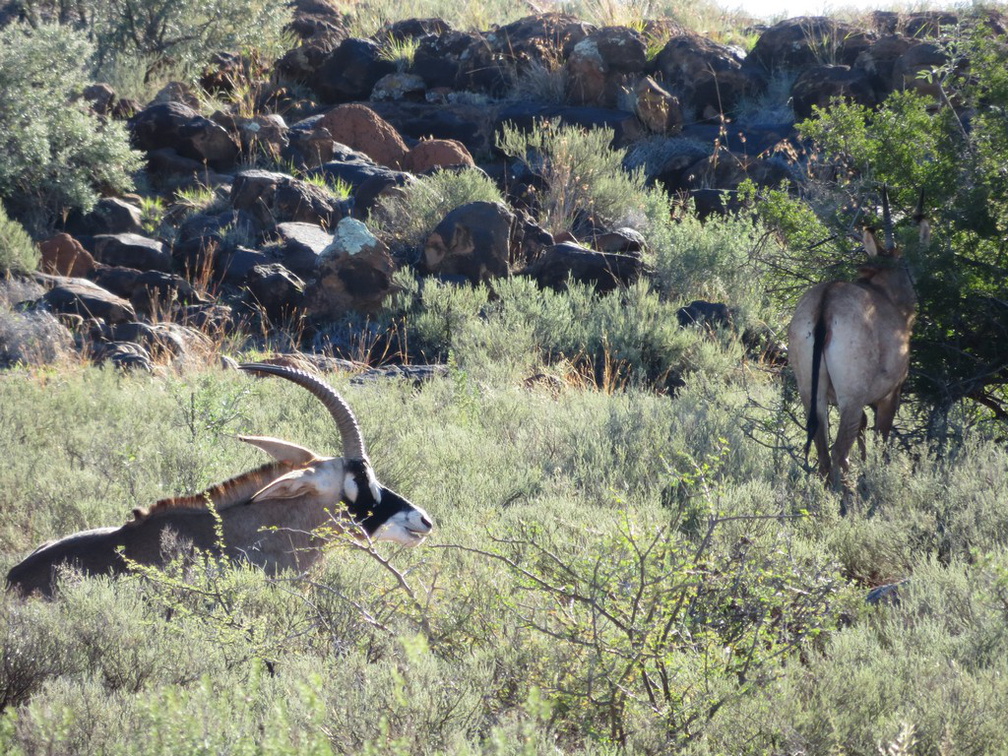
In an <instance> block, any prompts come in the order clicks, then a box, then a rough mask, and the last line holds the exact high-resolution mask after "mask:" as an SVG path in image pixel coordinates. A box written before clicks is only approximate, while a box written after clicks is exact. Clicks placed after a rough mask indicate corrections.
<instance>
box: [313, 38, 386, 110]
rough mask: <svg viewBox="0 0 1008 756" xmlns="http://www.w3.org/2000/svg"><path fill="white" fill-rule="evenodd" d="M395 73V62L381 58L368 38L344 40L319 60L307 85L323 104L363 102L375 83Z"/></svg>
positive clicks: (379, 49) (377, 48)
mask: <svg viewBox="0 0 1008 756" xmlns="http://www.w3.org/2000/svg"><path fill="white" fill-rule="evenodd" d="M394 71H395V63H393V62H392V61H390V60H387V59H386V58H383V57H382V54H381V48H380V47H379V46H378V45H377V44H376V43H375V42H372V41H371V40H369V39H356V38H350V39H345V40H343V41H342V42H340V44H339V45H338V46H337V47H336V48H335V49H334V50H333V51H332V52H331V53H329V54H328V55H327V56H326V57H325V59H324V60H323V61H322V64H321V65H320V66H319V67H318V70H316V71H315V72H314V73H313V75H311V77H310V78H309V79H308V85H309V86H310V87H311V88H312V89H314V90H315V91H316V92H317V93H318V95H319V97H321V98H322V99H323V100H324V101H325V102H349V101H351V100H366V99H367V98H368V95H370V94H371V90H373V89H374V87H375V84H377V83H378V80H379V79H381V78H382V77H383V76H385V75H386V74H390V73H393V72H394Z"/></svg>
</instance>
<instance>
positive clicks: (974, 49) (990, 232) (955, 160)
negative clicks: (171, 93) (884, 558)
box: [798, 28, 1008, 437]
mask: <svg viewBox="0 0 1008 756" xmlns="http://www.w3.org/2000/svg"><path fill="white" fill-rule="evenodd" d="M948 60H949V62H948V64H947V65H945V66H944V67H942V68H939V69H936V70H934V71H932V72H930V74H929V78H930V79H931V84H932V85H933V87H934V88H936V90H937V91H938V92H939V95H938V97H937V102H936V99H935V98H934V97H931V96H927V95H924V94H920V93H918V92H916V91H913V90H907V91H903V92H896V93H894V94H893V95H891V96H890V97H889V98H888V99H887V100H886V101H885V102H884V103H883V104H882V106H881V107H879V108H878V109H877V110H870V109H868V108H865V107H862V106H860V105H856V104H851V103H843V102H839V101H837V102H834V103H833V104H832V105H831V106H830V107H829V108H826V109H822V110H817V111H816V112H815V113H814V115H813V117H812V118H811V119H809V120H808V121H805V122H804V123H801V124H799V125H798V129H799V132H800V133H801V135H802V136H804V137H806V138H809V139H811V140H813V141H814V142H815V144H816V145H818V148H819V150H820V151H821V152H820V154H821V157H822V159H823V160H824V161H831V162H834V163H836V164H837V167H838V170H836V172H835V173H834V175H835V176H838V178H836V179H835V180H833V181H832V183H831V185H830V187H829V189H830V190H831V191H832V193H833V197H834V199H835V201H834V205H833V207H834V209H835V215H834V217H833V218H832V221H833V222H834V223H837V224H839V225H841V226H847V227H849V226H850V225H852V220H853V215H854V212H855V211H856V210H857V208H856V202H851V199H852V198H857V197H863V196H864V195H865V194H866V193H867V192H869V191H873V188H874V187H876V186H878V185H881V184H888V185H889V186H890V187H891V190H890V193H891V195H892V196H893V198H894V205H896V206H902V207H903V208H910V207H913V206H914V204H915V202H916V195H917V193H918V192H920V191H923V192H924V197H925V203H926V210H927V212H928V214H929V216H930V217H931V219H932V223H933V226H934V231H935V238H934V241H933V242H932V244H931V246H930V248H929V249H928V250H915V249H914V248H913V245H912V244H908V245H907V246H908V247H909V249H908V256H909V260H910V264H911V267H912V269H913V272H914V275H915V278H916V286H917V291H918V297H919V306H918V312H919V316H918V322H917V325H916V327H915V333H914V342H913V367H912V370H911V380H910V386H911V387H912V389H913V390H914V391H915V392H916V394H917V395H918V396H919V397H920V398H922V399H923V400H925V402H926V403H927V405H928V406H929V408H930V410H929V414H928V418H927V421H928V431H929V435H931V436H932V437H936V436H941V435H942V433H943V429H944V427H945V422H946V420H947V417H948V413H949V411H950V410H951V409H952V407H954V406H956V405H957V404H959V403H960V402H961V401H962V400H964V399H970V400H972V401H973V402H975V403H977V404H979V405H981V406H982V407H985V408H986V410H987V411H989V412H988V413H987V416H988V417H989V416H990V415H989V413H993V415H994V417H995V418H997V419H998V420H999V421H1002V422H1008V391H1006V386H1008V351H1006V350H1005V348H1004V344H1005V339H1006V337H1008V284H1006V276H1008V177H1006V174H1005V171H1004V160H1005V155H1006V154H1008V73H1006V70H1008V48H1006V47H1005V46H1004V45H1003V42H1002V41H998V40H996V39H992V37H991V35H990V32H989V30H986V29H983V28H980V29H977V30H975V31H973V32H964V33H963V35H962V36H961V37H960V38H958V39H955V40H953V41H952V42H951V43H950V44H949V46H948ZM869 187H872V188H871V189H870V188H869ZM973 406H974V407H976V405H973Z"/></svg>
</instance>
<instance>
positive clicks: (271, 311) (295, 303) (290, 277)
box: [245, 263, 305, 323]
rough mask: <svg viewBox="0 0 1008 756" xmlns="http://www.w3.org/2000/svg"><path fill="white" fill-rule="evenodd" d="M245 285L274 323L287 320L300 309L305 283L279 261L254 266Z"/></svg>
mask: <svg viewBox="0 0 1008 756" xmlns="http://www.w3.org/2000/svg"><path fill="white" fill-rule="evenodd" d="M245 286H246V288H247V289H248V292H249V294H251V295H252V298H253V299H254V300H255V301H256V303H257V304H258V305H259V306H260V307H261V308H262V310H263V312H264V313H266V317H268V318H269V319H270V320H271V321H273V322H275V323H276V322H281V321H284V320H289V319H290V318H292V317H294V316H295V315H296V314H297V313H298V312H299V311H300V309H301V304H302V300H303V298H304V290H305V283H304V281H302V280H301V279H300V278H299V277H298V276H297V275H295V274H294V273H292V272H291V271H290V270H288V269H287V268H285V267H284V266H283V265H280V264H279V263H272V264H270V265H257V266H256V267H254V268H253V269H252V271H251V272H250V273H249V275H248V277H247V278H246V280H245Z"/></svg>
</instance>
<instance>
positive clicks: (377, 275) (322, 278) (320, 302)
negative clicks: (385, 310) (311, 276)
mask: <svg viewBox="0 0 1008 756" xmlns="http://www.w3.org/2000/svg"><path fill="white" fill-rule="evenodd" d="M394 271H395V266H394V264H393V262H392V257H391V256H390V255H389V250H388V247H386V246H385V244H384V243H383V242H381V241H380V240H379V239H377V238H376V237H375V236H374V234H372V233H371V232H370V231H369V230H368V228H367V226H365V225H364V224H363V223H361V222H360V221H359V220H355V219H352V218H346V219H344V220H342V221H340V222H339V225H338V226H336V229H335V234H334V235H333V241H332V244H330V245H329V246H328V247H327V248H326V249H325V250H324V251H323V252H322V254H321V255H319V261H318V270H317V276H316V279H315V280H314V281H313V282H312V283H311V284H310V285H309V286H308V288H307V290H306V292H305V297H304V303H305V311H306V314H307V315H308V317H309V318H311V319H312V320H316V321H322V320H332V319H334V318H337V317H339V316H341V315H344V314H345V313H347V312H348V311H355V312H361V313H375V312H378V310H380V309H381V307H382V304H383V302H384V301H385V298H386V297H387V296H388V295H389V294H390V293H392V291H394V289H395V287H394V285H393V283H392V274H393V272H394Z"/></svg>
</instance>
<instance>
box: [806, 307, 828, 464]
mask: <svg viewBox="0 0 1008 756" xmlns="http://www.w3.org/2000/svg"><path fill="white" fill-rule="evenodd" d="M824 310H825V308H820V309H819V316H818V317H817V318H816V323H815V327H814V328H813V329H812V396H811V401H810V402H809V411H808V417H807V418H806V419H805V461H806V463H807V462H808V453H809V449H811V448H812V440H813V439H814V438H815V434H816V431H818V430H819V412H818V411H817V410H818V408H817V407H816V398H817V397H818V396H819V366H820V365H821V364H822V356H823V349H825V348H826V316H825V315H824V314H823V311H824Z"/></svg>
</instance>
